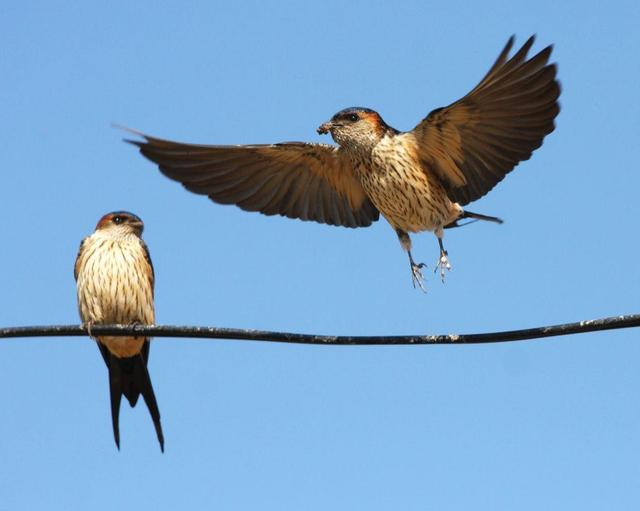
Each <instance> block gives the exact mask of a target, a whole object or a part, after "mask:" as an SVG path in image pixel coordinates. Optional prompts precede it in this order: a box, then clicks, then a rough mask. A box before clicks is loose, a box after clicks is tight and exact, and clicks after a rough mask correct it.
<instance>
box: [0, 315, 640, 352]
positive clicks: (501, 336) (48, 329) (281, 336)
mask: <svg viewBox="0 0 640 511" xmlns="http://www.w3.org/2000/svg"><path fill="white" fill-rule="evenodd" d="M638 326H640V314H627V315H623V316H612V317H608V318H601V319H591V320H587V321H580V322H577V323H564V324H559V325H550V326H541V327H535V328H526V329H523V330H507V331H503V332H488V333H481V334H444V335H380V336H345V335H313V334H298V333H291V332H271V331H268V330H248V329H239V328H217V327H195V326H171V325H157V326H142V325H134V326H131V325H93V326H92V327H91V335H92V336H94V337H95V336H100V335H114V336H131V335H136V336H145V337H187V338H192V339H193V338H198V339H230V340H241V341H266V342H285V343H296V344H319V345H327V346H334V345H358V346H362V345H397V344H484V343H491V342H507V341H524V340H529V339H542V338H545V337H555V336H560V335H570V334H582V333H587V332H596V331H599V330H614V329H618V328H633V327H638ZM86 335H88V332H87V329H86V327H84V326H81V325H58V326H23V327H7V328H0V339H3V338H4V339H8V338H17V337H61V336H76V337H77V336H86Z"/></svg>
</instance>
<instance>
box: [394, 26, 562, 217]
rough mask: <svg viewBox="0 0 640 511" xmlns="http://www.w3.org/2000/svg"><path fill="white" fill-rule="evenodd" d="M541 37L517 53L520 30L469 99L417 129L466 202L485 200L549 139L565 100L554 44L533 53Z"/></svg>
mask: <svg viewBox="0 0 640 511" xmlns="http://www.w3.org/2000/svg"><path fill="white" fill-rule="evenodd" d="M533 42H534V38H533V37H530V38H529V39H528V40H527V42H526V43H525V44H524V45H523V46H522V48H521V49H520V50H518V51H517V52H516V53H515V54H514V55H513V56H512V57H511V58H509V52H510V51H511V47H512V45H513V37H512V38H511V39H509V42H508V43H507V45H506V46H505V48H504V49H503V50H502V52H501V53H500V55H499V56H498V59H497V60H496V62H495V63H494V64H493V66H492V67H491V69H490V70H489V72H488V73H487V74H486V76H485V77H484V78H483V79H482V80H481V81H480V83H479V84H478V85H476V87H475V88H474V89H473V90H472V91H471V92H470V93H469V94H467V95H466V96H464V97H463V98H462V99H460V100H458V101H456V102H455V103H452V104H451V105H449V106H448V107H445V108H438V109H436V110H434V111H433V112H431V113H430V114H429V115H428V116H427V117H426V118H425V119H423V120H422V122H420V124H418V125H417V126H416V127H415V128H414V129H413V131H411V132H409V133H406V134H404V135H403V136H405V137H407V138H408V139H409V140H410V141H413V143H414V146H415V148H416V151H417V153H418V155H419V158H420V160H421V161H422V162H423V163H424V165H425V167H426V168H428V169H431V170H433V171H434V172H435V173H436V174H437V175H438V177H440V179H441V180H442V183H443V184H444V185H445V186H446V187H447V189H448V195H449V198H450V199H452V200H453V201H455V202H459V203H460V204H461V205H465V204H468V203H469V202H471V201H474V200H476V199H479V198H480V197H482V196H483V195H484V194H486V193H487V192H488V191H489V190H491V189H492V188H493V187H494V186H495V185H496V184H497V183H498V182H500V181H501V180H502V179H503V178H504V176H505V175H506V174H508V173H509V172H511V170H512V169H513V168H514V167H515V166H516V165H517V164H518V163H519V162H521V161H524V160H528V159H529V158H530V157H531V153H532V152H533V151H534V150H535V149H537V148H538V147H540V146H541V145H542V141H543V139H544V137H545V136H546V135H548V134H549V133H551V132H552V131H553V130H554V128H555V125H554V119H555V117H556V115H558V112H559V111H560V107H559V105H558V96H559V95H560V84H559V83H558V81H557V80H556V65H555V64H549V57H550V56H551V49H552V47H551V46H547V47H546V48H545V49H543V50H542V51H540V52H539V53H538V54H536V55H534V56H533V57H531V58H529V57H528V56H527V54H528V52H529V50H530V49H531V46H532V45H533Z"/></svg>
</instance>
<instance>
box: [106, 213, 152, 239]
mask: <svg viewBox="0 0 640 511" xmlns="http://www.w3.org/2000/svg"><path fill="white" fill-rule="evenodd" d="M143 229H144V223H143V222H142V220H140V217H139V216H137V215H134V214H133V213H129V212H128V211H113V212H112V213H107V214H106V215H104V216H103V217H102V218H101V219H100V221H99V222H98V225H96V232H97V231H100V232H104V233H108V234H113V235H115V236H126V235H128V234H134V235H135V236H138V237H139V236H140V235H141V234H142V231H143Z"/></svg>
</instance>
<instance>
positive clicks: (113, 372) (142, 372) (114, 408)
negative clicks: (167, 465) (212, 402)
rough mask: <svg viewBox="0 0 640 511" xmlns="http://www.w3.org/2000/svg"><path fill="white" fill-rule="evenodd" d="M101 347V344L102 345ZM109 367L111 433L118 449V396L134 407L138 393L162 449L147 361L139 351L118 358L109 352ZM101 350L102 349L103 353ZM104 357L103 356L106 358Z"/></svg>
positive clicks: (156, 407) (156, 404)
mask: <svg viewBox="0 0 640 511" xmlns="http://www.w3.org/2000/svg"><path fill="white" fill-rule="evenodd" d="M101 347H102V346H101ZM105 351H107V354H108V363H107V366H108V367H109V391H110V394H111V422H112V424H113V436H114V438H115V441H116V445H117V446H118V449H120V428H119V416H120V400H121V399H122V396H123V395H124V396H125V397H126V398H127V401H129V404H130V405H131V406H132V407H134V406H135V405H136V403H137V401H138V397H139V396H140V394H142V397H143V399H144V402H145V403H146V404H147V408H148V409H149V413H150V414H151V418H152V419H153V425H154V426H155V428H156V434H157V435H158V442H160V450H161V451H162V452H164V435H163V434H162V425H161V424H160V410H159V409H158V403H157V401H156V396H155V394H154V393H153V387H152V385H151V378H150V377H149V372H148V371H147V364H146V363H145V361H144V358H143V357H142V355H141V354H140V353H138V354H137V355H135V356H133V357H127V358H119V357H116V356H115V355H113V354H112V353H110V352H108V350H106V349H105ZM103 354H104V353H103ZM106 359H107V357H105V360H106Z"/></svg>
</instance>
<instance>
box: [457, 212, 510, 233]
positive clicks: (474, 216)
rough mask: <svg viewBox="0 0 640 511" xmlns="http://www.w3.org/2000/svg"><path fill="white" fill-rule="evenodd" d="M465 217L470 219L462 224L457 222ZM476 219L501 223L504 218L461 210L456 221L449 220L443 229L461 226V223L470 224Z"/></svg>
mask: <svg viewBox="0 0 640 511" xmlns="http://www.w3.org/2000/svg"><path fill="white" fill-rule="evenodd" d="M465 218H471V219H472V221H471V222H467V223H464V224H459V223H458V222H459V221H460V220H462V219H465ZM477 220H484V221H486V222H494V223H496V224H503V223H504V220H502V219H501V218H498V217H497V216H488V215H481V214H480V213H473V212H471V211H466V210H465V211H463V212H462V215H461V216H460V218H458V219H457V220H456V221H454V222H451V223H450V224H447V225H445V226H444V228H445V229H452V228H453V227H462V226H463V225H467V224H470V223H472V222H474V221H477Z"/></svg>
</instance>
